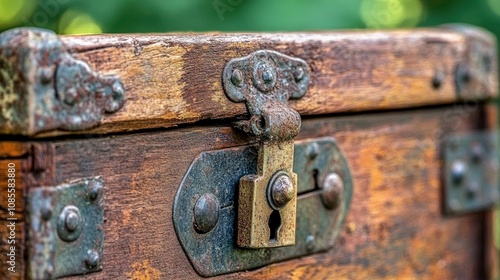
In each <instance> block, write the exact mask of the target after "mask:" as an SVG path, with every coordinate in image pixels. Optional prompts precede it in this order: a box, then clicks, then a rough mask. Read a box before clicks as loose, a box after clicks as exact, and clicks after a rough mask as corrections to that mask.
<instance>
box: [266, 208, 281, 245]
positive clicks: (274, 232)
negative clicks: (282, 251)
mask: <svg viewBox="0 0 500 280" xmlns="http://www.w3.org/2000/svg"><path fill="white" fill-rule="evenodd" d="M268 225H269V231H270V232H271V234H270V235H269V241H278V231H279V230H280V228H281V215H280V211H278V210H274V211H273V212H272V213H271V216H269V224H268Z"/></svg>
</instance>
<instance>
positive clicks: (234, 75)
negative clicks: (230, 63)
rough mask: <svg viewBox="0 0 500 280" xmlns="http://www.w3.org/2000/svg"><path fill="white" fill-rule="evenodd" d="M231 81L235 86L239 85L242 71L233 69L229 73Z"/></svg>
mask: <svg viewBox="0 0 500 280" xmlns="http://www.w3.org/2000/svg"><path fill="white" fill-rule="evenodd" d="M231 83H233V85H235V86H237V87H240V86H241V84H242V83H243V73H241V71H240V70H239V69H234V70H233V73H231Z"/></svg>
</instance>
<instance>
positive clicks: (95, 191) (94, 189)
mask: <svg viewBox="0 0 500 280" xmlns="http://www.w3.org/2000/svg"><path fill="white" fill-rule="evenodd" d="M100 189H101V186H100V185H98V184H97V183H96V182H90V185H89V186H88V195H89V198H90V199H91V200H96V199H97V197H98V196H99V190H100Z"/></svg>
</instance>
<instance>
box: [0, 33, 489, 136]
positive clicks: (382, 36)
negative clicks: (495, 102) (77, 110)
mask: <svg viewBox="0 0 500 280" xmlns="http://www.w3.org/2000/svg"><path fill="white" fill-rule="evenodd" d="M62 40H63V42H64V43H65V45H66V47H67V49H68V50H69V51H70V52H72V53H74V55H75V56H76V57H78V58H80V59H82V60H84V61H86V62H88V63H89V64H90V65H91V67H92V68H93V69H95V70H96V71H99V72H101V73H103V74H115V75H117V76H119V77H120V78H121V79H122V81H123V83H124V85H125V88H126V91H127V98H126V104H125V105H124V107H123V108H122V109H121V110H120V111H119V112H117V113H114V114H110V115H107V116H105V117H104V119H103V122H102V126H100V127H98V128H95V129H93V130H91V131H85V132H84V133H104V132H106V133H109V132H115V131H130V130H141V129H147V128H161V127H170V126H174V125H179V124H185V123H192V122H196V121H200V120H207V119H224V118H234V117H238V116H241V115H243V114H245V113H246V109H245V105H244V104H242V103H239V104H235V103H232V102H231V101H230V100H229V99H228V98H227V97H226V96H225V94H224V92H223V89H222V85H221V75H222V70H223V68H224V65H225V64H226V62H228V61H229V60H230V59H233V58H237V57H241V56H245V55H247V54H249V53H251V52H253V51H256V50H260V49H271V50H277V51H280V52H283V53H285V54H288V55H291V56H296V57H300V58H302V59H304V60H305V61H307V62H308V64H309V65H310V67H311V84H310V88H309V91H308V93H307V94H306V96H305V97H303V98H302V99H300V100H297V101H291V102H290V103H291V106H292V107H293V108H294V109H296V110H297V111H299V112H300V113H301V115H317V114H327V113H339V112H360V111H366V110H370V111H371V110H384V109H394V108H411V107H419V106H425V105H438V104H448V103H453V102H455V101H457V100H459V99H461V98H462V99H472V100H478V99H480V100H484V99H487V98H491V97H495V96H497V94H498V93H497V88H498V87H497V75H496V73H497V69H496V63H497V58H496V54H495V49H496V48H495V40H494V39H493V37H492V36H491V35H489V34H488V33H486V32H484V31H478V30H476V29H473V28H470V27H468V28H463V30H461V31H460V32H457V31H452V30H449V29H421V30H408V31H377V32H374V31H370V32H366V31H348V32H328V33H293V34H286V33H283V34H217V33H214V34H166V35H95V36H83V37H82V36H77V37H74V36H73V37H63V38H62ZM459 66H460V67H463V69H465V70H464V71H462V72H463V73H466V74H464V75H462V76H463V77H462V78H463V81H462V78H458V81H457V78H456V76H457V75H456V73H457V69H458V68H459ZM460 69H462V68H460ZM462 82H463V85H460V88H461V89H460V90H459V89H458V87H459V86H457V83H462ZM476 93H478V94H476ZM0 127H1V124H0ZM60 133H78V132H61V131H58V132H47V133H42V134H40V135H38V136H49V135H54V134H60ZM79 133H81V132H79Z"/></svg>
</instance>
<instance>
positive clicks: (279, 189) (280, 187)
mask: <svg viewBox="0 0 500 280" xmlns="http://www.w3.org/2000/svg"><path fill="white" fill-rule="evenodd" d="M270 187H271V189H270V198H271V201H270V205H271V207H272V208H275V209H276V210H277V209H279V208H282V207H283V206H285V205H286V204H287V203H288V202H290V200H292V199H293V197H294V196H295V188H294V186H293V183H292V180H291V179H290V177H289V176H288V175H287V174H285V173H279V174H277V175H275V178H274V179H273V180H271V186H270ZM268 200H269V199H268Z"/></svg>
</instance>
